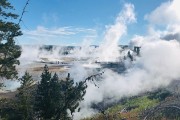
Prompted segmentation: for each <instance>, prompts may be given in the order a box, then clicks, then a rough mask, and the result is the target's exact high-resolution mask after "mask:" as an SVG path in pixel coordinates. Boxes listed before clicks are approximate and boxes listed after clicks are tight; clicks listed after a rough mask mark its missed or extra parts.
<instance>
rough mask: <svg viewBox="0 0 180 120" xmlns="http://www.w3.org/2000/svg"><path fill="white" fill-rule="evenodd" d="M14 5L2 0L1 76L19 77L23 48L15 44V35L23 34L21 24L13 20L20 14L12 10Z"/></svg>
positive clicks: (0, 25)
mask: <svg viewBox="0 0 180 120" xmlns="http://www.w3.org/2000/svg"><path fill="white" fill-rule="evenodd" d="M12 10H14V8H13V6H11V4H10V3H9V2H8V1H7V0H0V16H1V17H0V77H3V78H7V79H12V78H15V77H16V78H17V71H16V65H19V64H20V63H19V61H18V60H17V58H19V57H20V55H21V48H20V47H19V46H17V45H16V44H15V40H14V39H15V37H17V36H20V35H22V32H21V31H20V26H19V24H16V23H14V22H13V20H15V19H17V18H18V15H16V14H14V13H12V12H10V11H12Z"/></svg>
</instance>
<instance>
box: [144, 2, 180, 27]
mask: <svg viewBox="0 0 180 120" xmlns="http://www.w3.org/2000/svg"><path fill="white" fill-rule="evenodd" d="M179 6H180V0H169V1H167V2H165V3H162V4H161V5H160V6H159V7H157V8H156V9H155V10H154V11H152V12H151V13H150V14H147V15H146V16H145V19H146V20H148V21H149V22H150V23H152V24H158V25H167V24H174V23H179V24H180V14H179V11H180V7H179Z"/></svg>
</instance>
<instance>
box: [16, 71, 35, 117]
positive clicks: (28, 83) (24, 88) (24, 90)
mask: <svg viewBox="0 0 180 120" xmlns="http://www.w3.org/2000/svg"><path fill="white" fill-rule="evenodd" d="M19 81H20V82H21V86H20V88H19V89H18V94H17V95H16V97H17V101H16V104H17V108H18V111H19V115H20V116H21V120H31V119H33V118H32V114H33V104H32V102H33V101H32V98H33V96H32V90H31V87H32V84H33V79H32V76H31V75H29V73H28V72H25V74H24V76H22V78H20V79H19Z"/></svg>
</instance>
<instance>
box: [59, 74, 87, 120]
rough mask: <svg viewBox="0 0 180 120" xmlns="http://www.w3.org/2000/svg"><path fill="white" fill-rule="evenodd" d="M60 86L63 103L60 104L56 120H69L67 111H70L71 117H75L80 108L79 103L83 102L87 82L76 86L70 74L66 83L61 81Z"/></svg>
mask: <svg viewBox="0 0 180 120" xmlns="http://www.w3.org/2000/svg"><path fill="white" fill-rule="evenodd" d="M59 84H60V91H61V92H60V93H61V94H60V96H61V101H62V102H60V104H59V108H58V112H57V116H56V119H62V120H67V119H69V117H68V113H67V110H70V112H71V115H73V113H74V112H75V110H76V109H77V108H78V106H79V102H80V101H82V100H83V96H84V95H85V93H86V88H87V86H86V82H85V81H81V82H79V83H76V85H74V80H72V79H71V78H70V74H68V76H67V78H66V80H65V81H63V80H61V81H60V83H59ZM78 110H80V108H79V109H78Z"/></svg>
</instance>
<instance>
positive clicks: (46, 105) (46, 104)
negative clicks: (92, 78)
mask: <svg viewBox="0 0 180 120" xmlns="http://www.w3.org/2000/svg"><path fill="white" fill-rule="evenodd" d="M86 88H87V85H86V81H83V82H79V83H76V84H74V80H73V79H71V78H70V74H68V77H67V78H66V80H59V78H58V75H57V74H56V73H55V74H54V76H53V77H52V78H51V73H50V72H49V70H48V67H47V65H45V67H44V71H43V73H42V75H41V81H40V83H39V84H38V86H37V93H36V97H35V105H34V107H35V111H36V114H37V117H38V118H42V119H48V120H51V119H56V120H59V119H60V120H68V119H71V117H70V116H69V114H68V112H67V111H68V110H69V111H70V112H71V115H73V113H74V112H75V110H76V109H77V108H78V107H79V102H80V101H82V100H83V97H84V95H85V93H86Z"/></svg>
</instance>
